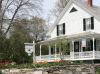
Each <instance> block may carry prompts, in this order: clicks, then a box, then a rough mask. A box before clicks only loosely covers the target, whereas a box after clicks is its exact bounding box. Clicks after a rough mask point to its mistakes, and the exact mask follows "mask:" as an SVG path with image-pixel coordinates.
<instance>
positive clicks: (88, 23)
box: [83, 17, 94, 31]
mask: <svg viewBox="0 0 100 74" xmlns="http://www.w3.org/2000/svg"><path fill="white" fill-rule="evenodd" d="M93 29H94V17H91V18H84V19H83V31H87V30H93Z"/></svg>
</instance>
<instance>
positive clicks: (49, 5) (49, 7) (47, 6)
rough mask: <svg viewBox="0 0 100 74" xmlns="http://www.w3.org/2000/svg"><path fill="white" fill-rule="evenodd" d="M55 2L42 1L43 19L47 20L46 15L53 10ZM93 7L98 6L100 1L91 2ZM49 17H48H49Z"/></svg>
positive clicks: (51, 0) (54, 0)
mask: <svg viewBox="0 0 100 74" xmlns="http://www.w3.org/2000/svg"><path fill="white" fill-rule="evenodd" d="M55 2H56V0H44V2H43V10H44V11H43V15H42V16H43V17H44V18H45V19H47V17H48V14H50V11H51V10H52V9H53V8H54V6H55ZM93 4H94V5H98V6H100V0H93ZM49 16H50V15H49Z"/></svg>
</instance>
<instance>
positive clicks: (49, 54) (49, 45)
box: [49, 45, 51, 59]
mask: <svg viewBox="0 0 100 74" xmlns="http://www.w3.org/2000/svg"><path fill="white" fill-rule="evenodd" d="M50 58H51V46H50V45H49V59H50Z"/></svg>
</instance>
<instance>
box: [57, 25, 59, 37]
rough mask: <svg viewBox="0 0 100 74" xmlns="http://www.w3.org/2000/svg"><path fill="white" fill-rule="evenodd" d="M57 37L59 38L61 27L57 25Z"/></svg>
mask: <svg viewBox="0 0 100 74" xmlns="http://www.w3.org/2000/svg"><path fill="white" fill-rule="evenodd" d="M57 36H59V25H57Z"/></svg>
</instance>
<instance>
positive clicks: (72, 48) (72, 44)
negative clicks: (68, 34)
mask: <svg viewBox="0 0 100 74" xmlns="http://www.w3.org/2000/svg"><path fill="white" fill-rule="evenodd" d="M72 46H73V48H72V50H73V52H72V53H73V54H72V58H73V59H74V41H72Z"/></svg>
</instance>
